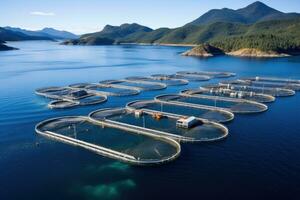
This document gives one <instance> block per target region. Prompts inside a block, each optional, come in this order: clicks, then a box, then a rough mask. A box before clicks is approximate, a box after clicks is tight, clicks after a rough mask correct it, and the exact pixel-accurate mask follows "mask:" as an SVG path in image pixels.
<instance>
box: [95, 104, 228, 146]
mask: <svg viewBox="0 0 300 200" xmlns="http://www.w3.org/2000/svg"><path fill="white" fill-rule="evenodd" d="M89 118H90V119H91V120H95V121H105V122H107V123H112V124H114V123H118V124H121V125H124V126H130V127H136V128H137V129H144V130H147V131H149V132H151V133H153V134H157V135H161V136H166V137H170V138H172V139H175V140H178V141H180V142H208V141H216V140H220V139H223V138H225V137H226V136H227V135H228V129H227V128H226V127H225V126H224V125H222V124H219V123H216V122H211V121H208V120H204V119H198V118H191V117H190V118H186V119H185V118H183V117H181V116H178V115H170V114H166V113H158V112H154V111H152V112H151V111H143V110H131V109H127V108H106V109H100V110H97V111H94V112H92V113H90V114H89ZM188 119H192V120H193V121H190V127H189V128H187V127H185V128H182V127H181V126H179V125H178V124H179V123H178V122H180V120H188Z"/></svg>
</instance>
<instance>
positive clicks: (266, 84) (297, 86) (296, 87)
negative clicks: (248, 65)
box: [222, 80, 300, 90]
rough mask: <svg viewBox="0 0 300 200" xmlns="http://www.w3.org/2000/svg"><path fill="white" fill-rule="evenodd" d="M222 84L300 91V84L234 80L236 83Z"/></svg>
mask: <svg viewBox="0 0 300 200" xmlns="http://www.w3.org/2000/svg"><path fill="white" fill-rule="evenodd" d="M222 83H224V84H238V85H249V86H254V87H263V88H282V89H289V90H300V84H293V83H276V82H267V81H251V80H234V81H227V82H222Z"/></svg>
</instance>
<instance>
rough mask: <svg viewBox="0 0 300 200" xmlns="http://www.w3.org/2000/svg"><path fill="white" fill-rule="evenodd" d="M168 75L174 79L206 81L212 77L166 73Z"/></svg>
mask: <svg viewBox="0 0 300 200" xmlns="http://www.w3.org/2000/svg"><path fill="white" fill-rule="evenodd" d="M168 77H169V78H175V79H186V80H188V81H208V80H210V79H212V77H211V76H207V75H197V74H172V75H168Z"/></svg>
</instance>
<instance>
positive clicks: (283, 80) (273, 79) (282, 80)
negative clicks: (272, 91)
mask: <svg viewBox="0 0 300 200" xmlns="http://www.w3.org/2000/svg"><path fill="white" fill-rule="evenodd" d="M242 80H250V81H263V82H273V83H291V84H300V80H297V79H289V78H277V77H261V76H256V77H247V78H242Z"/></svg>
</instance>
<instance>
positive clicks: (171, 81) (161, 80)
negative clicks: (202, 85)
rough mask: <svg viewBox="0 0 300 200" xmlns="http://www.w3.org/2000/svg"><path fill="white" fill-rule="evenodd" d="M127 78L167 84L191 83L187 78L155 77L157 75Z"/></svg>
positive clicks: (128, 78)
mask: <svg viewBox="0 0 300 200" xmlns="http://www.w3.org/2000/svg"><path fill="white" fill-rule="evenodd" d="M126 80H131V81H148V82H153V83H162V84H166V85H167V86H179V85H187V84H188V83H189V81H188V80H185V79H175V78H169V77H155V76H151V77H145V76H131V77H127V78H126Z"/></svg>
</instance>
